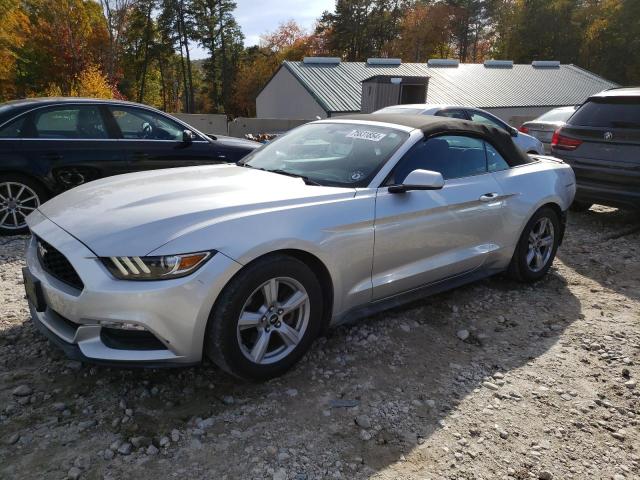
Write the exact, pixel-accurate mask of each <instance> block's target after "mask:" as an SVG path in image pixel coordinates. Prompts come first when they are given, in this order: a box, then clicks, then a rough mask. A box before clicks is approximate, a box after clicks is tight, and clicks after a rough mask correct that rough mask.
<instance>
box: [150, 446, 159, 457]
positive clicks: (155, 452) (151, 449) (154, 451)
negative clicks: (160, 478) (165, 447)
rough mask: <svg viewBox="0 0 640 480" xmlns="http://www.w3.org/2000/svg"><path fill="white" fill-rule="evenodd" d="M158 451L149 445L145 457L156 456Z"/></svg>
mask: <svg viewBox="0 0 640 480" xmlns="http://www.w3.org/2000/svg"><path fill="white" fill-rule="evenodd" d="M159 451H160V450H158V447H156V446H155V445H149V446H148V447H147V455H157V454H158V452H159Z"/></svg>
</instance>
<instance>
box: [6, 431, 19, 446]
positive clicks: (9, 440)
mask: <svg viewBox="0 0 640 480" xmlns="http://www.w3.org/2000/svg"><path fill="white" fill-rule="evenodd" d="M18 440H20V434H19V433H18V432H16V433H12V434H11V435H9V436H8V437H7V438H6V439H5V441H4V443H6V444H7V445H13V444H14V443H16V442H17V441H18Z"/></svg>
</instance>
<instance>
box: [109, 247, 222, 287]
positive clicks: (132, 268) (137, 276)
mask: <svg viewBox="0 0 640 480" xmlns="http://www.w3.org/2000/svg"><path fill="white" fill-rule="evenodd" d="M214 253H215V252H199V253H187V254H184V255H166V256H162V257H107V258H101V260H102V263H104V265H105V267H107V269H108V270H109V271H110V272H111V274H112V275H113V276H114V277H116V278H119V279H121V280H165V279H170V278H180V277H184V276H186V275H189V274H190V273H193V272H195V271H196V270H197V269H198V268H200V267H201V266H202V265H204V263H205V262H206V261H207V260H208V259H209V258H210V257H212V256H213V254H214Z"/></svg>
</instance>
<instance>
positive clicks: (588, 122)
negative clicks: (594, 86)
mask: <svg viewBox="0 0 640 480" xmlns="http://www.w3.org/2000/svg"><path fill="white" fill-rule="evenodd" d="M551 151H552V153H553V155H555V156H556V157H558V158H561V159H563V160H564V161H565V162H567V163H568V164H569V165H571V167H573V170H574V171H575V174H576V178H577V183H578V190H577V193H576V201H575V203H574V204H573V206H572V209H573V210H577V211H581V210H587V209H589V207H591V205H592V204H594V203H599V204H602V205H610V206H613V207H619V208H629V209H638V208H640V88H617V89H614V90H607V91H604V92H601V93H599V94H597V95H594V96H592V97H590V98H589V99H588V100H587V101H586V102H585V103H584V104H582V106H580V108H579V109H578V110H577V111H576V112H575V113H574V114H573V115H572V116H571V118H570V119H569V120H568V122H567V124H566V125H565V126H564V127H562V128H560V129H558V130H557V131H556V133H555V134H554V135H553V140H552V141H551Z"/></svg>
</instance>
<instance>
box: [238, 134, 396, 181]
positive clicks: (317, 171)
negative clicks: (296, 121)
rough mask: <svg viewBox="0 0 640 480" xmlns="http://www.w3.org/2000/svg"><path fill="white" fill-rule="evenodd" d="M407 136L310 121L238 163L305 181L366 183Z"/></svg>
mask: <svg viewBox="0 0 640 480" xmlns="http://www.w3.org/2000/svg"><path fill="white" fill-rule="evenodd" d="M408 137H409V134H408V133H406V132H403V131H402V130H397V129H395V128H389V127H384V126H378V125H364V124H358V123H346V122H336V123H310V124H307V125H303V126H301V127H298V128H296V129H295V130H292V131H291V132H289V133H287V134H286V135H284V136H282V137H280V138H278V139H277V140H274V141H273V142H272V143H270V144H267V145H265V146H263V147H262V148H260V149H258V150H255V151H254V152H252V153H251V154H249V155H248V156H247V157H245V158H244V159H243V160H242V161H241V162H239V165H244V166H247V167H251V168H258V169H262V170H268V171H272V172H275V173H280V174H283V175H292V176H299V177H303V178H304V179H305V181H307V183H312V184H319V185H326V186H337V187H352V188H353V187H365V186H367V185H368V184H369V182H370V181H371V180H372V179H373V177H374V176H375V174H376V173H377V172H378V170H380V168H381V167H382V166H383V165H384V164H385V162H386V161H387V160H388V159H389V158H390V157H391V155H393V153H394V152H395V151H396V150H397V149H398V147H400V145H402V144H403V143H404V142H405V140H406V139H407V138H408Z"/></svg>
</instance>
